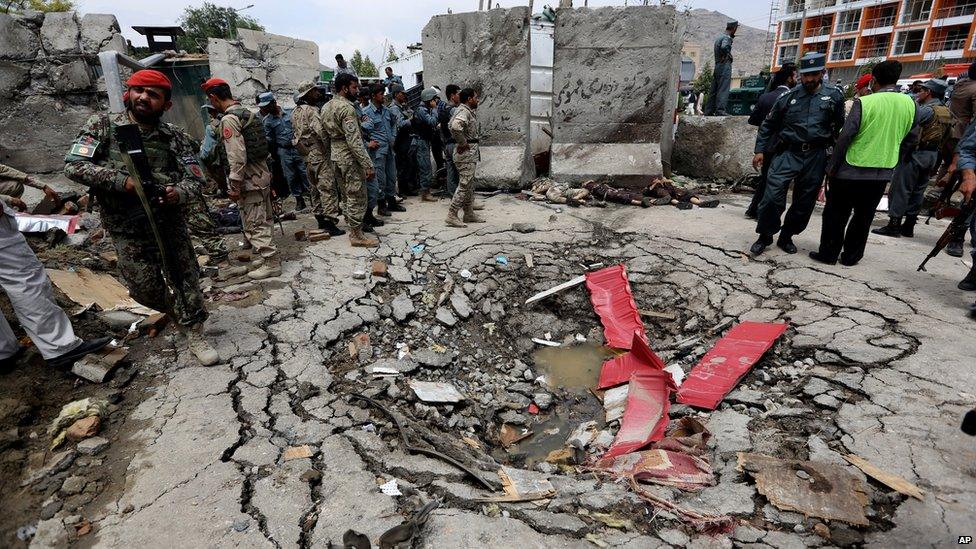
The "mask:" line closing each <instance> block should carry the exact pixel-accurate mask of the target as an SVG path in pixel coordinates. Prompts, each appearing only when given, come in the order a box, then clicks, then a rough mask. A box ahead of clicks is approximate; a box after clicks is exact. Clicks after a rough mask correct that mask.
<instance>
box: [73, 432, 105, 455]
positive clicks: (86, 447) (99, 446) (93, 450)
mask: <svg viewBox="0 0 976 549" xmlns="http://www.w3.org/2000/svg"><path fill="white" fill-rule="evenodd" d="M108 445H109V441H108V439H104V438H102V437H95V436H93V437H91V438H86V439H85V440H83V441H81V442H79V443H78V445H77V446H76V447H75V448H76V449H77V450H78V453H80V454H83V455H86V456H94V455H96V454H99V453H101V452H102V451H103V450H105V449H106V448H108Z"/></svg>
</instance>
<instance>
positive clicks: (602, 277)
mask: <svg viewBox="0 0 976 549" xmlns="http://www.w3.org/2000/svg"><path fill="white" fill-rule="evenodd" d="M585 276H586V288H587V289H588V290H589V291H590V302H591V303H593V309H594V310H596V313H597V314H598V315H600V322H601V323H603V336H604V338H605V339H606V341H607V345H608V346H610V347H614V348H617V349H630V348H631V346H632V345H633V340H634V337H635V333H638V334H639V336H638V337H640V338H641V339H643V340H644V343H647V335H646V334H645V333H644V323H643V322H642V321H641V318H640V315H639V314H637V304H636V303H635V302H634V294H633V292H632V291H631V289H630V282H629V281H628V280H627V272H626V270H625V269H624V266H623V264H620V265H614V266H612V267H606V268H604V269H600V270H599V271H592V272H589V273H586V275H585ZM662 367H663V366H662Z"/></svg>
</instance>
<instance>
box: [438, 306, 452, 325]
mask: <svg viewBox="0 0 976 549" xmlns="http://www.w3.org/2000/svg"><path fill="white" fill-rule="evenodd" d="M434 317H435V318H436V319H437V321H438V322H440V323H441V324H443V325H445V326H447V327H448V328H452V327H454V325H455V324H457V318H456V317H455V316H454V314H453V313H451V311H449V310H448V309H447V308H445V307H438V308H437V312H436V314H435V315H434Z"/></svg>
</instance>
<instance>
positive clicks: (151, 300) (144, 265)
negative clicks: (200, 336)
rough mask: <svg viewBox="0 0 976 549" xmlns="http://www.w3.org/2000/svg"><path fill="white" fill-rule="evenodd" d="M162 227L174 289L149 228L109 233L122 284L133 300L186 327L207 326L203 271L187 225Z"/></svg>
mask: <svg viewBox="0 0 976 549" xmlns="http://www.w3.org/2000/svg"><path fill="white" fill-rule="evenodd" d="M158 227H159V232H160V233H161V234H162V236H163V244H164V246H166V263H167V266H168V267H169V275H170V276H169V279H170V281H171V282H172V284H173V285H172V287H167V284H166V279H165V278H164V277H163V269H164V267H163V261H162V258H161V257H160V254H159V248H158V247H157V245H156V240H155V239H154V238H153V236H152V231H151V230H149V228H148V227H146V230H145V232H143V233H133V232H128V231H127V232H115V231H112V229H111V228H109V230H108V232H109V234H110V235H111V236H112V243H113V244H115V252H116V253H117V254H118V256H119V262H118V265H119V272H120V274H121V275H122V282H123V283H124V284H125V286H126V287H127V288H128V289H129V294H130V295H132V298H133V299H135V300H136V301H138V302H139V303H141V304H143V305H145V306H146V307H150V308H153V309H156V310H157V311H160V312H164V313H167V314H169V315H171V316H173V317H174V318H175V319H176V320H177V322H179V323H180V324H181V325H183V326H192V325H194V324H198V323H200V322H203V321H204V320H206V319H207V309H206V307H205V306H204V300H203V292H201V291H200V274H199V273H200V269H199V267H198V266H197V258H196V255H195V254H194V253H193V246H192V245H191V244H190V235H189V233H188V232H187V229H186V225H185V224H184V223H183V222H182V221H180V222H179V223H167V224H161V225H158Z"/></svg>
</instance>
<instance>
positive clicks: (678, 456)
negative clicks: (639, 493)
mask: <svg viewBox="0 0 976 549" xmlns="http://www.w3.org/2000/svg"><path fill="white" fill-rule="evenodd" d="M592 468H593V469H594V470H596V471H604V472H606V473H610V474H611V475H613V476H615V477H618V478H621V477H623V478H635V479H637V480H641V481H645V482H650V483H653V484H661V485H663V486H674V487H675V488H680V489H682V490H700V489H702V488H705V487H707V486H713V485H714V484H715V475H714V474H713V473H712V466H711V465H710V464H709V463H708V461H707V460H705V459H703V458H701V457H698V456H693V455H689V454H685V453H682V452H673V451H671V450H661V449H655V450H644V451H642V452H633V453H630V454H626V455H622V456H617V457H612V458H603V459H601V460H600V461H598V462H596V464H595V465H594V466H593V467H592Z"/></svg>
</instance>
